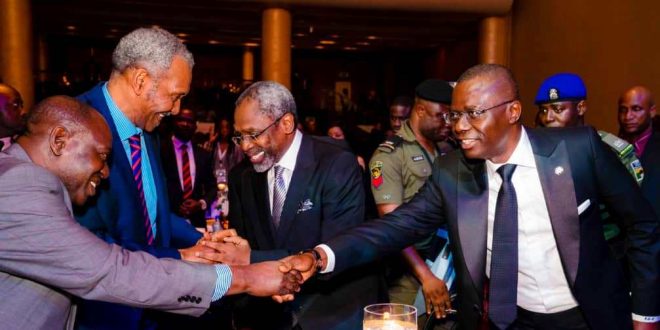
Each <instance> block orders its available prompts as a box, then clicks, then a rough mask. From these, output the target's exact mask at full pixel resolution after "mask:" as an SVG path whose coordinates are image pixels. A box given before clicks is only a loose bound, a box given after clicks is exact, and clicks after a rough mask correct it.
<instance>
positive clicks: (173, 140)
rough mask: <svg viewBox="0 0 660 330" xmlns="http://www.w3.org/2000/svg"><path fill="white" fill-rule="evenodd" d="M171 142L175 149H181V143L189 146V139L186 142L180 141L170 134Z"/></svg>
mask: <svg viewBox="0 0 660 330" xmlns="http://www.w3.org/2000/svg"><path fill="white" fill-rule="evenodd" d="M172 143H173V144H174V148H176V150H179V149H181V146H183V145H185V146H187V147H190V141H188V142H185V141H181V140H179V139H178V138H177V137H176V136H174V135H172Z"/></svg>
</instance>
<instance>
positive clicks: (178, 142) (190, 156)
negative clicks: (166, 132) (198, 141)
mask: <svg viewBox="0 0 660 330" xmlns="http://www.w3.org/2000/svg"><path fill="white" fill-rule="evenodd" d="M172 144H173V145H174V154H175V155H176V168H177V170H178V171H179V183H180V184H181V191H183V190H184V189H185V188H184V187H183V165H182V161H181V153H182V152H181V147H182V146H186V149H188V162H189V164H190V178H191V179H192V183H191V184H192V188H193V189H195V174H196V173H197V166H196V165H195V154H194V151H193V147H192V143H191V142H190V141H188V142H184V141H181V140H179V139H177V138H176V137H175V136H172Z"/></svg>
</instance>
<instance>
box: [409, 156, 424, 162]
mask: <svg viewBox="0 0 660 330" xmlns="http://www.w3.org/2000/svg"><path fill="white" fill-rule="evenodd" d="M412 160H413V162H421V161H423V160H424V156H422V155H417V156H412Z"/></svg>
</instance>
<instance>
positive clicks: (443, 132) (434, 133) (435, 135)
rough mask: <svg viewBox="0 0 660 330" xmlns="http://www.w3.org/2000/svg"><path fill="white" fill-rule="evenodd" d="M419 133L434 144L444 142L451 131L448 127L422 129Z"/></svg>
mask: <svg viewBox="0 0 660 330" xmlns="http://www.w3.org/2000/svg"><path fill="white" fill-rule="evenodd" d="M419 132H420V133H421V134H422V135H423V136H424V137H425V138H427V139H429V140H431V141H433V142H440V141H444V140H446V139H447V137H449V134H450V133H449V130H448V129H447V128H446V127H442V126H441V127H420V129H419Z"/></svg>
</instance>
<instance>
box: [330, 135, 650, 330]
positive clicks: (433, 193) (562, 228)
mask: <svg viewBox="0 0 660 330" xmlns="http://www.w3.org/2000/svg"><path fill="white" fill-rule="evenodd" d="M527 133H528V136H529V139H530V141H531V144H532V149H533V152H534V157H535V160H536V165H537V168H538V172H539V178H540V180H541V186H542V188H543V192H544V196H545V202H546V204H547V207H548V212H549V215H550V220H551V223H552V228H553V232H554V235H555V241H556V243H557V248H558V251H559V255H560V258H561V261H562V265H563V271H564V275H565V276H566V278H567V281H568V284H569V287H570V289H571V291H572V293H573V295H574V297H575V298H576V300H577V301H578V303H579V305H580V308H581V310H582V311H583V313H584V316H585V319H586V321H587V323H588V325H589V326H590V327H591V328H592V329H613V330H614V329H630V328H632V321H631V304H630V301H631V299H630V296H629V294H628V291H627V289H626V286H625V285H624V280H623V274H622V270H621V269H620V267H619V266H618V265H617V262H616V261H615V259H614V257H613V256H612V254H611V253H610V251H609V249H608V246H607V243H606V241H605V238H604V236H603V225H602V221H601V219H600V216H599V210H598V205H599V203H600V202H604V203H605V204H607V205H609V206H611V209H612V210H613V211H614V212H615V213H616V215H617V218H619V219H625V220H624V223H621V225H622V227H623V228H625V229H626V232H627V242H628V245H629V249H628V251H627V252H628V257H629V259H630V263H631V275H632V292H633V295H632V299H633V304H632V311H634V312H635V313H637V314H640V315H649V316H650V315H660V302H659V301H660V279H659V277H658V274H660V270H659V268H660V262H659V260H660V259H659V258H660V240H659V237H658V235H659V234H658V233H659V228H658V219H657V218H656V216H655V215H654V214H653V211H652V209H651V206H650V205H649V203H648V202H647V201H646V200H644V198H642V196H641V192H640V189H639V187H638V186H637V184H636V183H635V182H634V181H633V180H632V178H631V176H630V174H628V172H627V171H626V170H625V168H624V167H623V166H622V164H621V163H620V162H619V161H618V160H617V159H616V157H615V155H614V154H613V153H612V152H611V151H610V150H609V149H608V147H607V146H605V145H604V144H603V143H602V142H601V140H600V138H599V137H598V135H597V134H596V132H595V131H594V130H593V129H592V128H587V127H580V128H566V129H562V130H549V129H527ZM559 166H561V167H562V168H563V169H564V171H563V172H560V174H555V168H557V167H559ZM587 200H590V205H591V206H590V207H589V208H587V209H586V210H585V211H584V212H582V213H581V214H578V211H577V207H578V205H580V204H582V203H583V202H585V201H587ZM487 211H488V179H487V174H486V170H485V162H484V161H483V160H468V159H466V158H465V157H464V155H463V153H462V152H461V151H455V152H452V153H450V154H448V155H446V156H445V157H439V158H438V159H437V160H436V162H435V164H434V166H433V174H432V176H431V177H430V178H429V180H428V181H427V183H426V184H425V185H424V186H423V187H422V189H421V190H420V192H419V193H418V194H417V195H416V196H415V197H414V198H413V199H412V200H411V201H410V202H408V203H406V204H404V205H402V206H400V207H399V208H397V209H396V210H395V211H394V212H392V213H389V214H387V215H386V216H385V217H383V219H380V220H376V221H373V222H370V223H367V224H365V225H363V226H360V227H358V228H356V229H355V230H352V231H350V232H348V233H346V234H344V235H341V236H339V237H337V238H335V239H333V240H331V241H329V243H328V245H329V246H330V247H331V248H332V250H333V251H334V253H335V255H336V258H337V260H336V268H335V269H336V271H341V270H342V269H345V268H347V267H350V266H352V265H355V264H359V263H361V262H365V261H369V260H372V259H373V258H374V257H375V256H377V255H382V254H385V253H388V252H389V253H391V252H394V251H399V250H400V249H401V248H403V247H405V246H407V245H410V244H411V243H412V242H415V241H417V240H419V239H420V238H422V237H424V235H428V234H429V233H430V232H432V231H433V230H435V229H436V228H437V227H438V226H439V225H441V224H446V225H447V227H448V229H449V235H450V239H451V241H452V243H453V244H452V252H453V254H454V266H455V268H456V273H457V284H458V285H457V290H458V297H457V300H458V301H457V303H458V308H459V313H458V317H459V321H460V322H461V324H462V326H463V327H464V328H465V329H476V328H477V327H478V325H479V322H480V319H481V317H482V313H483V309H482V306H483V301H484V285H485V282H486V276H485V266H486V265H485V263H486V233H487Z"/></svg>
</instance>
